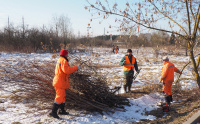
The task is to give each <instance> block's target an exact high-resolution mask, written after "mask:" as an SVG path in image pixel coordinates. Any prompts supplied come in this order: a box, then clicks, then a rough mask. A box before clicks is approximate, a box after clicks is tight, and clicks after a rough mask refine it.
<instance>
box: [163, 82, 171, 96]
mask: <svg viewBox="0 0 200 124" xmlns="http://www.w3.org/2000/svg"><path fill="white" fill-rule="evenodd" d="M172 83H173V82H167V83H164V84H163V91H164V93H165V94H166V95H167V96H168V95H172Z"/></svg>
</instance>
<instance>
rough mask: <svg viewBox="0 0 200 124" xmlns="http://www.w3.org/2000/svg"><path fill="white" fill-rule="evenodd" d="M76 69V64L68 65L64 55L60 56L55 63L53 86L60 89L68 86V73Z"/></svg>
mask: <svg viewBox="0 0 200 124" xmlns="http://www.w3.org/2000/svg"><path fill="white" fill-rule="evenodd" d="M76 70H78V67H77V66H73V67H69V63H68V61H67V60H66V59H65V58H64V57H60V58H59V59H58V61H57V64H56V69H55V77H54V79H53V86H54V87H56V88H61V89H67V88H70V83H69V74H71V73H73V72H75V71H76Z"/></svg>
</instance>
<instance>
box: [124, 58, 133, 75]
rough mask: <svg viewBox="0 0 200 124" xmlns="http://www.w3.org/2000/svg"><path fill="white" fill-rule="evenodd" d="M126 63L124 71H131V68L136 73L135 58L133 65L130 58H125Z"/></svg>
mask: <svg viewBox="0 0 200 124" xmlns="http://www.w3.org/2000/svg"><path fill="white" fill-rule="evenodd" d="M125 59H126V63H125V64H124V71H130V70H131V68H132V70H133V71H134V64H135V57H134V56H132V63H131V62H130V60H129V58H128V56H125Z"/></svg>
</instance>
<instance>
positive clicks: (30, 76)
mask: <svg viewBox="0 0 200 124" xmlns="http://www.w3.org/2000/svg"><path fill="white" fill-rule="evenodd" d="M47 65H48V66H47ZM84 66H85V68H87V72H86V71H84V69H83V71H78V72H75V73H73V74H71V75H70V84H71V88H70V89H68V90H66V103H67V106H68V107H69V106H70V108H72V109H79V110H80V109H82V110H87V111H96V112H102V111H105V112H114V111H115V110H119V111H124V109H123V105H129V101H128V100H127V99H126V98H125V97H122V96H120V95H116V94H114V93H113V92H112V91H111V90H110V89H109V87H108V85H107V82H106V80H104V78H102V76H99V75H97V74H95V75H91V74H92V73H93V72H92V73H91V72H89V71H88V67H89V66H88V65H86V64H85V65H82V67H83V68H84ZM9 69H10V70H9ZM54 69H55V62H54V63H50V62H46V63H45V62H43V63H42V64H41V63H36V62H34V63H33V62H30V63H28V64H27V63H25V64H24V62H20V63H19V64H18V65H17V66H13V67H10V68H6V69H5V71H7V72H9V73H7V74H6V75H5V76H6V77H9V80H8V78H6V79H7V82H12V83H15V85H19V87H20V89H17V90H16V91H14V92H13V93H14V94H15V99H14V100H15V101H16V100H18V101H19V102H21V101H26V102H31V103H34V102H35V103H38V101H39V102H40V103H48V104H49V106H50V105H51V104H52V103H53V101H54V97H55V90H54V87H53V86H52V81H53V77H54Z"/></svg>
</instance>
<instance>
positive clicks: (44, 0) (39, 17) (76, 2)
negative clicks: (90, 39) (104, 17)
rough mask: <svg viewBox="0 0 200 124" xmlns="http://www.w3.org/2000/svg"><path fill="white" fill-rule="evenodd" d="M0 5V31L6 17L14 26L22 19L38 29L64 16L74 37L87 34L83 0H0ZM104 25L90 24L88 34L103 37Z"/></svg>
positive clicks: (20, 23) (88, 16) (84, 2)
mask: <svg viewBox="0 0 200 124" xmlns="http://www.w3.org/2000/svg"><path fill="white" fill-rule="evenodd" d="M0 3H1V4H0V29H3V27H5V26H7V24H8V17H9V21H10V23H11V24H14V26H19V25H22V17H24V23H25V25H28V26H29V28H31V27H39V28H40V27H42V26H43V25H45V26H47V27H48V26H49V25H50V24H52V20H53V19H52V18H53V17H54V16H55V15H56V16H57V17H59V16H61V15H65V16H67V17H68V18H69V19H70V22H71V24H72V29H73V32H74V34H75V35H76V36H77V35H78V32H79V31H80V35H81V36H82V35H86V34H87V25H88V23H89V22H90V18H91V14H90V13H89V12H88V11H87V10H85V9H84V7H85V5H88V4H87V2H86V1H85V0H0ZM106 23H107V22H104V23H103V24H101V25H100V24H99V23H98V22H95V21H94V22H92V23H91V26H92V27H93V28H92V29H91V31H90V32H93V35H103V34H104V27H105V28H106V27H108V25H107V24H106ZM102 25H103V26H102Z"/></svg>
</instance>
